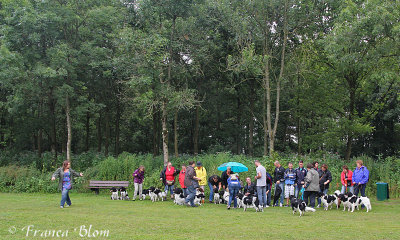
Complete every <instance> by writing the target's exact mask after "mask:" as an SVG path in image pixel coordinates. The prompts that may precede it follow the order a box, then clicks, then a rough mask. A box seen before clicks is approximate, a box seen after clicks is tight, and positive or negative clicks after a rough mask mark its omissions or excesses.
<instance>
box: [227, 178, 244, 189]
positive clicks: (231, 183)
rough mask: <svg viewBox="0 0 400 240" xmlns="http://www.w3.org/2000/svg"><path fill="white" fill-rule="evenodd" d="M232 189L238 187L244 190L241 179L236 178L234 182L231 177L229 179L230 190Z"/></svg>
mask: <svg viewBox="0 0 400 240" xmlns="http://www.w3.org/2000/svg"><path fill="white" fill-rule="evenodd" d="M232 187H238V188H239V189H240V188H242V187H241V185H240V181H239V178H236V179H235V180H233V179H232V178H231V177H229V178H228V188H229V189H230V188H232Z"/></svg>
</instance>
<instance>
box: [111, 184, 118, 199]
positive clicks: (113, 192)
mask: <svg viewBox="0 0 400 240" xmlns="http://www.w3.org/2000/svg"><path fill="white" fill-rule="evenodd" d="M110 192H111V200H118V199H119V197H118V189H116V188H115V187H112V188H111V189H110Z"/></svg>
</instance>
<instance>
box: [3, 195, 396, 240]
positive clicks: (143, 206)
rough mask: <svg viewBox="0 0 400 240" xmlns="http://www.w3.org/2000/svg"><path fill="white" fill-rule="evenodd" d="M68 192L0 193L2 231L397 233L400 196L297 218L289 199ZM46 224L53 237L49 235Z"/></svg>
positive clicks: (192, 235)
mask: <svg viewBox="0 0 400 240" xmlns="http://www.w3.org/2000/svg"><path fill="white" fill-rule="evenodd" d="M70 196H71V200H72V206H71V207H69V208H64V209H60V208H59V201H60V198H61V194H8V193H0V239H46V238H47V239H61V238H66V239H87V238H89V237H91V238H93V239H267V238H269V239H400V200H389V201H384V202H377V201H375V200H374V199H371V200H372V211H371V212H369V213H366V212H365V210H362V211H361V210H360V211H358V212H354V213H349V212H342V211H341V210H336V209H333V210H329V211H327V212H326V211H323V210H321V209H317V212H315V213H307V214H306V215H305V216H304V217H301V218H299V217H298V215H295V216H293V215H292V213H291V209H289V208H285V207H284V208H267V209H265V211H264V212H263V213H256V212H255V211H254V209H250V210H248V211H247V212H243V209H231V210H229V211H228V210H227V209H226V206H225V205H214V204H207V203H206V204H205V205H204V206H201V207H199V208H189V207H185V206H176V205H174V204H173V203H172V201H171V200H169V201H166V202H157V203H151V202H150V201H148V200H147V201H136V202H133V201H111V200H110V199H109V196H108V195H101V194H100V195H98V196H96V195H93V194H78V193H70ZM90 225H91V229H90V233H89V227H90ZM29 226H30V227H29ZM28 227H29V231H28ZM35 230H37V231H36V236H34V234H35ZM46 230H48V232H47V233H48V234H49V233H51V234H53V232H50V231H55V232H54V237H52V235H51V234H50V235H51V236H49V235H48V236H47V237H45V235H43V234H45V233H46V232H45V231H46ZM67 230H68V235H67ZM57 231H58V234H59V236H60V237H58V238H57V237H56V236H57ZM96 231H97V232H96ZM106 231H108V237H107V236H106V235H107V232H106ZM27 234H28V236H27ZM41 234H42V236H41ZM61 234H64V237H61V236H62V235H61ZM89 234H90V235H89ZM66 235H67V236H66ZM96 235H97V236H96ZM104 236H106V237H104Z"/></svg>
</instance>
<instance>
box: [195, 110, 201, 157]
mask: <svg viewBox="0 0 400 240" xmlns="http://www.w3.org/2000/svg"><path fill="white" fill-rule="evenodd" d="M199 115H200V114H199V106H196V120H195V122H194V136H193V145H194V149H193V153H194V155H197V154H199V118H200V116H199Z"/></svg>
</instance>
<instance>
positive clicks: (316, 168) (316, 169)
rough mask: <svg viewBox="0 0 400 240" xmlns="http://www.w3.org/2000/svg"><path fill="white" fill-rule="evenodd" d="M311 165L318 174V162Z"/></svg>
mask: <svg viewBox="0 0 400 240" xmlns="http://www.w3.org/2000/svg"><path fill="white" fill-rule="evenodd" d="M312 164H313V166H314V169H315V171H317V172H318V171H319V168H318V166H319V162H318V161H315V162H313V163H312Z"/></svg>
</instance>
